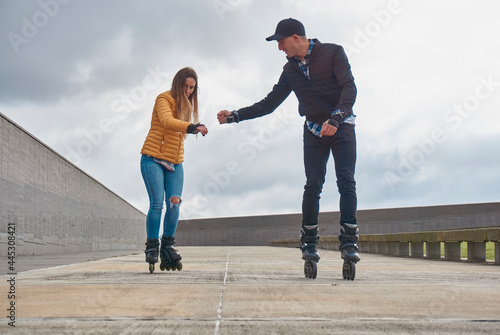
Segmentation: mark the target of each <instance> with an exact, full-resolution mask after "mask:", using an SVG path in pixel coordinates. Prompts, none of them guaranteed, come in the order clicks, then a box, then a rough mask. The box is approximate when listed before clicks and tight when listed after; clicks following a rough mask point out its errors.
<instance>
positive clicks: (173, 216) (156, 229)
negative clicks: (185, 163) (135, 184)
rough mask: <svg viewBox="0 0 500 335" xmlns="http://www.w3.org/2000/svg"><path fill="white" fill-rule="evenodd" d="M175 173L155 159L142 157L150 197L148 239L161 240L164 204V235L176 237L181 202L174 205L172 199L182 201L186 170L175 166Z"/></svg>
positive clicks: (180, 165) (143, 173) (147, 220)
mask: <svg viewBox="0 0 500 335" xmlns="http://www.w3.org/2000/svg"><path fill="white" fill-rule="evenodd" d="M174 168H175V171H170V170H168V169H167V168H165V167H164V166H162V165H161V164H158V163H156V162H155V161H154V157H151V156H148V155H142V156H141V174H142V178H143V179H144V184H145V185H146V190H147V191H148V195H149V211H148V216H147V218H146V232H147V237H148V238H159V235H160V225H161V213H162V210H163V202H164V201H165V203H166V205H167V206H166V207H167V208H166V212H165V217H164V219H163V235H164V236H174V234H175V230H176V229H177V223H178V221H179V209H180V202H179V203H178V204H175V203H172V201H171V199H172V198H173V197H177V198H179V199H181V195H182V186H183V184H184V170H183V168H182V163H181V164H176V165H174Z"/></svg>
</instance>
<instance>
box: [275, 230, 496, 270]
mask: <svg viewBox="0 0 500 335" xmlns="http://www.w3.org/2000/svg"><path fill="white" fill-rule="evenodd" d="M487 242H492V243H493V244H494V259H493V260H491V261H492V262H493V263H494V264H497V265H500V227H494V228H473V229H461V230H443V231H427V232H416V233H396V234H371V235H360V236H359V242H358V244H359V247H360V252H366V253H377V254H383V255H389V256H399V257H416V258H427V259H443V260H447V261H463V260H464V261H468V262H477V263H487V261H486V243H487ZM462 243H466V244H467V258H463V257H461V245H462ZM270 244H271V245H273V246H282V247H297V246H298V245H300V241H299V239H287V240H276V241H271V242H270ZM318 248H321V249H328V250H339V241H338V237H337V236H322V237H321V238H320V240H319V242H318ZM442 248H444V256H443V255H442V251H441V249H442Z"/></svg>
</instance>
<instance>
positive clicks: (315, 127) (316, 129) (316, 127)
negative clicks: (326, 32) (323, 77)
mask: <svg viewBox="0 0 500 335" xmlns="http://www.w3.org/2000/svg"><path fill="white" fill-rule="evenodd" d="M313 46H314V41H313V40H309V49H308V50H307V54H306V55H305V56H304V62H302V60H300V58H298V57H295V60H296V61H297V63H298V64H299V67H300V69H301V70H302V72H303V73H304V76H306V77H307V79H310V78H309V55H311V50H312V48H313ZM306 126H307V128H309V130H310V131H311V132H312V133H313V134H314V135H316V136H319V133H320V132H321V125H320V124H317V123H314V122H311V121H306Z"/></svg>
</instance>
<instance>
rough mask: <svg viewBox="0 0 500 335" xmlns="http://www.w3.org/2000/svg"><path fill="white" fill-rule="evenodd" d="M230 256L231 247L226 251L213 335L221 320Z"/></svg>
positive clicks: (216, 332) (216, 333)
mask: <svg viewBox="0 0 500 335" xmlns="http://www.w3.org/2000/svg"><path fill="white" fill-rule="evenodd" d="M230 255H231V247H229V248H228V250H227V261H226V270H225V271H224V281H223V282H222V289H221V292H220V299H219V308H218V309H217V322H216V323H215V331H214V335H218V334H219V328H220V322H221V319H222V300H223V299H224V290H225V289H226V280H227V269H228V268H229V257H230Z"/></svg>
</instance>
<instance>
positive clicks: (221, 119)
mask: <svg viewBox="0 0 500 335" xmlns="http://www.w3.org/2000/svg"><path fill="white" fill-rule="evenodd" d="M228 116H231V112H230V111H228V110H223V111H220V112H219V113H217V120H219V123H220V124H224V123H228V122H227V117H228Z"/></svg>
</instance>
